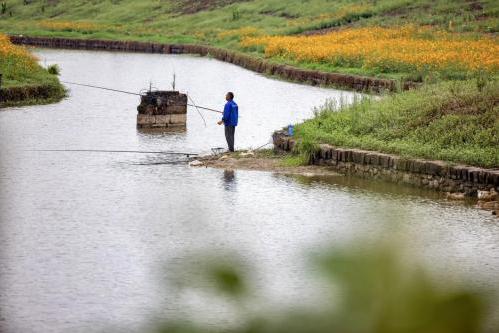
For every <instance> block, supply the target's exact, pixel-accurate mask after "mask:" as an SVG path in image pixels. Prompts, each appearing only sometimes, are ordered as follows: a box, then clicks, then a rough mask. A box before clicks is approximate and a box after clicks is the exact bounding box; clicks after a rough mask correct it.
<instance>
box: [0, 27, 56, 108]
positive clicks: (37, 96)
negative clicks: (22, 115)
mask: <svg viewBox="0 0 499 333" xmlns="http://www.w3.org/2000/svg"><path fill="white" fill-rule="evenodd" d="M0 59H1V61H0V73H1V77H0V107H8V106H21V105H32V104H47V103H52V102H56V101H59V100H61V99H62V98H63V97H64V96H65V90H64V87H63V86H62V85H61V84H60V82H59V80H58V78H57V75H56V74H57V67H53V68H52V70H51V71H52V73H50V71H49V70H47V69H45V68H43V67H41V66H40V65H39V64H38V62H37V59H36V57H35V56H33V55H32V54H31V53H29V52H28V50H26V49H25V48H24V47H21V46H16V45H13V44H12V43H11V42H10V40H9V38H8V37H7V36H5V35H2V34H0Z"/></svg>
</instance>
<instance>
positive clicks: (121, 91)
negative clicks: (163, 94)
mask: <svg viewBox="0 0 499 333" xmlns="http://www.w3.org/2000/svg"><path fill="white" fill-rule="evenodd" d="M61 82H62V83H66V84H73V85H76V86H82V87H88V88H95V89H102V90H109V91H114V92H119V93H123V94H128V95H135V96H144V95H143V94H139V93H134V92H130V91H125V90H118V89H112V88H107V87H100V86H94V85H91V84H84V83H77V82H69V81H61ZM187 105H188V106H192V107H195V108H199V109H203V110H206V111H211V112H217V113H223V112H222V111H218V110H215V109H210V108H207V107H203V106H199V105H195V104H190V103H187Z"/></svg>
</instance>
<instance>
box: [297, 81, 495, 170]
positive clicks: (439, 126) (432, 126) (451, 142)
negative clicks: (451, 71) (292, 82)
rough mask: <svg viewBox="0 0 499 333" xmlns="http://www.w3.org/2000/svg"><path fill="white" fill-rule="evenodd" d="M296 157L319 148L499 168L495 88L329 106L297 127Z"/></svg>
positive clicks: (430, 90)
mask: <svg viewBox="0 0 499 333" xmlns="http://www.w3.org/2000/svg"><path fill="white" fill-rule="evenodd" d="M296 136H297V138H298V139H299V140H300V141H301V142H300V144H299V145H298V146H297V148H296V149H297V151H298V152H300V153H301V154H302V156H307V155H308V156H309V155H310V154H311V153H313V152H314V151H315V150H316V149H318V144H319V143H329V144H332V145H335V146H341V147H350V148H360V149H365V150H375V151H380V152H385V153H394V154H399V155H402V156H406V157H413V158H414V157H415V158H427V159H441V160H445V161H450V162H455V163H466V164H470V165H476V166H482V167H498V166H499V83H498V82H497V81H487V79H486V78H483V79H482V80H469V81H452V82H444V83H438V84H432V85H425V86H423V87H422V88H420V89H418V90H411V91H406V92H403V93H399V94H394V95H390V96H386V97H383V98H381V99H379V100H374V99H372V98H367V99H365V98H364V99H359V100H357V101H355V102H354V103H353V105H339V104H338V103H334V102H333V101H330V102H328V103H326V105H324V106H323V107H322V108H319V109H317V110H316V117H315V118H313V119H310V120H308V121H305V122H304V123H302V124H299V125H297V127H296Z"/></svg>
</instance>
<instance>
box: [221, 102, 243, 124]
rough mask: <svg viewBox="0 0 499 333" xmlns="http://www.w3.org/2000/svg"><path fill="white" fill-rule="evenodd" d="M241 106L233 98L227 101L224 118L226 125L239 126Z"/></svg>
mask: <svg viewBox="0 0 499 333" xmlns="http://www.w3.org/2000/svg"><path fill="white" fill-rule="evenodd" d="M238 113H239V108H238V106H237V104H236V102H234V101H233V100H230V101H228V102H227V103H225V106H224V114H223V117H222V120H223V122H224V125H225V126H237V120H238V117H239V115H238Z"/></svg>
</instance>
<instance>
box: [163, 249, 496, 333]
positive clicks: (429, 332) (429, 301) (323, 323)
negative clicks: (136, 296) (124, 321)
mask: <svg viewBox="0 0 499 333" xmlns="http://www.w3.org/2000/svg"><path fill="white" fill-rule="evenodd" d="M357 244H359V243H352V244H351V245H350V246H345V247H343V248H336V249H332V250H330V251H328V252H327V253H325V254H322V255H317V256H314V257H313V259H312V260H311V265H310V271H312V272H317V273H318V274H319V275H320V277H321V278H322V279H321V281H323V282H324V283H325V288H326V290H328V289H329V292H327V291H324V292H322V293H321V295H322V296H321V297H322V298H323V299H321V300H318V303H317V304H320V305H321V306H314V307H313V309H312V308H310V307H307V306H306V305H305V304H289V307H288V309H274V310H273V311H269V310H268V309H267V308H266V307H265V306H264V305H262V306H257V307H256V308H259V309H260V312H257V313H255V312H254V311H249V310H247V309H249V308H250V307H248V306H245V305H244V304H245V303H248V302H252V301H251V300H250V298H251V292H248V291H250V290H251V288H250V286H251V277H250V276H251V274H250V272H253V270H251V269H250V268H249V267H246V268H243V267H241V265H240V262H241V260H238V259H237V258H233V259H231V260H227V257H228V256H227V255H221V256H220V257H219V258H218V259H217V258H216V256H215V257H211V258H209V259H206V260H199V257H198V259H197V260H195V261H194V263H195V264H194V265H193V264H192V263H191V264H189V265H188V266H189V269H188V270H184V271H183V273H182V274H186V273H187V272H188V275H189V276H190V278H188V279H182V281H184V283H185V282H186V281H189V282H187V283H186V284H185V285H184V287H187V286H190V287H193V286H196V287H199V286H204V287H208V288H212V291H213V295H218V296H219V297H220V296H221V294H220V293H222V295H225V296H230V298H232V299H233V300H236V301H237V302H236V303H235V304H239V305H240V307H241V310H242V311H239V313H240V314H241V315H240V316H241V318H240V320H239V322H240V324H239V325H236V327H234V325H230V324H227V325H226V326H225V327H224V326H221V327H220V326H219V327H213V325H205V324H202V323H198V322H192V321H191V322H189V321H170V322H166V323H163V324H162V325H160V326H159V328H158V329H157V331H156V332H158V333H173V332H240V333H243V332H244V333H250V332H251V333H266V332H269V333H270V332H273V333H279V332H283V333H284V332H286V333H293V332H296V333H301V332H303V333H305V332H307V333H314V332H317V333H319V332H342V333H400V332H404V333H407V332H414V333H416V332H421V333H423V332H424V333H473V332H482V331H483V329H484V322H485V321H486V319H487V318H486V313H487V311H488V310H489V308H490V304H489V303H488V302H487V301H486V294H485V291H484V290H478V289H476V288H475V287H472V286H470V285H467V284H465V283H463V281H456V279H455V276H453V279H452V281H455V282H454V283H452V282H451V280H450V279H449V280H445V281H442V280H439V281H437V280H436V279H435V277H434V276H430V275H429V274H428V273H427V271H426V270H425V269H424V267H423V266H422V265H421V264H419V263H418V262H417V260H416V259H415V258H414V256H411V255H410V254H409V253H407V251H404V249H402V248H400V247H399V246H395V245H393V244H390V243H381V244H380V243H377V244H374V245H372V244H373V243H372V242H370V243H369V242H360V244H371V245H364V246H363V247H362V248H358V246H357ZM352 245H355V248H354V247H353V246H352ZM184 277H185V276H184ZM309 285H310V286H313V285H314V284H313V283H310V284H309ZM311 288H312V287H311ZM321 290H322V289H321ZM214 297H216V296H214ZM253 308H255V307H253ZM290 309H293V310H290ZM194 315H196V314H194ZM222 325H223V324H222ZM498 328H499V327H498Z"/></svg>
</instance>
